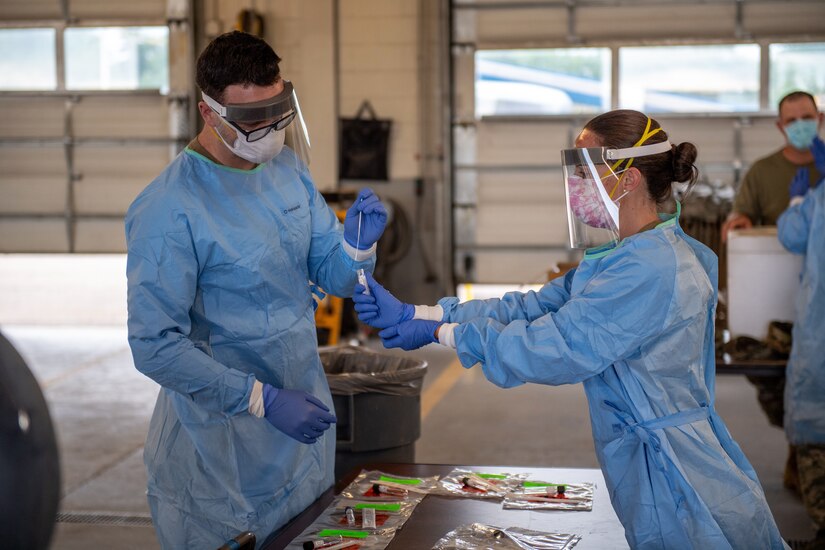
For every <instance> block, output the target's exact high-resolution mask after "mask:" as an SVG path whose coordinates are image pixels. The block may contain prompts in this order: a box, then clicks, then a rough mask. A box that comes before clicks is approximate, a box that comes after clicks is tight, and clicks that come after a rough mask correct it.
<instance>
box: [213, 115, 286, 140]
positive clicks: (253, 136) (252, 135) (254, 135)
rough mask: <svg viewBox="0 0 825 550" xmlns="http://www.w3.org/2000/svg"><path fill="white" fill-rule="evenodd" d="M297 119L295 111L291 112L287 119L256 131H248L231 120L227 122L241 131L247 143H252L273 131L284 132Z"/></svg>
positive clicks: (279, 120)
mask: <svg viewBox="0 0 825 550" xmlns="http://www.w3.org/2000/svg"><path fill="white" fill-rule="evenodd" d="M293 118H295V111H291V112H290V113H289V114H288V115H286V116H285V117H283V118H281V119H278V120H276V121H275V122H273V123H272V124H267V125H266V126H261V127H260V128H255V129H254V130H250V131H248V132H247V131H246V130H244V129H243V128H241V127H240V126H238V125H237V124H235V123H234V122H232V121H231V120H227V122H229V124H231V125H232V127H233V128H235V129H236V130H237V131H239V132H240V133H241V134H243V136H244V137H245V138H246V141H247V142H249V143H251V142H253V141H258V140H259V139H263V138H265V137H266V136H268V135H269V132H271V131H272V130H283V129H284V128H286V127H287V126H289V123H290V122H292V119H293Z"/></svg>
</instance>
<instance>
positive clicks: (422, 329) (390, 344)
mask: <svg viewBox="0 0 825 550" xmlns="http://www.w3.org/2000/svg"><path fill="white" fill-rule="evenodd" d="M442 324H443V323H441V322H440V321H425V320H422V319H413V320H411V321H404V322H403V323H399V324H397V325H393V326H391V327H389V328H385V329H384V330H382V331H381V332H379V333H378V336H380V337H381V341H382V342H383V344H384V347H385V348H401V349H403V350H407V351H411V350H414V349H418V348H420V347H423V346H426V345H427V344H432V343H433V342H437V341H438V338H436V335H435V334H436V332H437V331H438V327H439V326H441V325H442Z"/></svg>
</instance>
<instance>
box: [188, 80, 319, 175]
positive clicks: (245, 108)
mask: <svg viewBox="0 0 825 550" xmlns="http://www.w3.org/2000/svg"><path fill="white" fill-rule="evenodd" d="M283 82H284V89H283V91H282V92H281V93H279V94H278V95H276V96H273V97H271V98H268V99H265V100H262V101H255V102H252V103H230V104H227V105H222V104H220V103H218V102H217V101H215V100H214V99H213V98H211V97H209V96H208V95H206V94H205V93H203V92H201V97H203V101H204V102H205V103H206V104H207V105H209V107H210V108H211V109H212V110H213V111H215V113H217V114H218V115H219V116H220V117H221V118H222V119H223V122H224V123H223V124H220V125H219V126H218V127H217V128H215V131H216V132H217V134H218V136H219V137H220V138H221V141H223V142H224V144H225V145H226V146H227V147H228V148H229V149H230V150H231V151H232V152H233V153H235V154H236V155H238V156H239V157H241V158H245V159H247V160H249V161H251V162H257V163H261V162H267V161H268V160H270V159H271V158H274V157H275V156H277V155H278V153H280V150H281V147H283V145H284V144H286V145H287V146H289V147H290V148H291V149H292V150H293V151H294V152H295V155H296V157H297V158H299V159H300V160H301V161H302V162H303V163H304V164H305V165H307V166H308V165H309V161H310V142H309V132H308V131H307V128H306V124H305V123H304V117H303V115H302V114H301V107H300V105H299V104H298V95H297V94H296V93H295V89H294V88H293V86H292V83H291V82H290V81H289V80H284V81H283Z"/></svg>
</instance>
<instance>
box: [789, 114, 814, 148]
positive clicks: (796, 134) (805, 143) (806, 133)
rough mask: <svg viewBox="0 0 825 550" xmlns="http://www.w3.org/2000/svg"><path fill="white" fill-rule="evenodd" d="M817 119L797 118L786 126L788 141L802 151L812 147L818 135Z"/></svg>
mask: <svg viewBox="0 0 825 550" xmlns="http://www.w3.org/2000/svg"><path fill="white" fill-rule="evenodd" d="M816 130H817V121H816V120H813V119H803V120H795V121H793V122H791V123H790V124H788V125H787V126H785V134H786V135H787V136H788V142H789V143H790V144H791V145H792V146H793V147H794V148H795V149H799V150H800V151H804V150H806V149H810V148H811V143H813V141H814V138H815V137H816Z"/></svg>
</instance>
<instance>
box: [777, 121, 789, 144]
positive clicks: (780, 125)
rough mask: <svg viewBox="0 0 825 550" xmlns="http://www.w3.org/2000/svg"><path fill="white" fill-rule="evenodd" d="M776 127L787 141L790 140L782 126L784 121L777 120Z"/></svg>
mask: <svg viewBox="0 0 825 550" xmlns="http://www.w3.org/2000/svg"><path fill="white" fill-rule="evenodd" d="M776 127H777V128H779V131H780V132H782V135H783V136H785V139H786V140H787V139H788V134H786V133H785V127H784V126H782V119H779V118H777V119H776Z"/></svg>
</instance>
